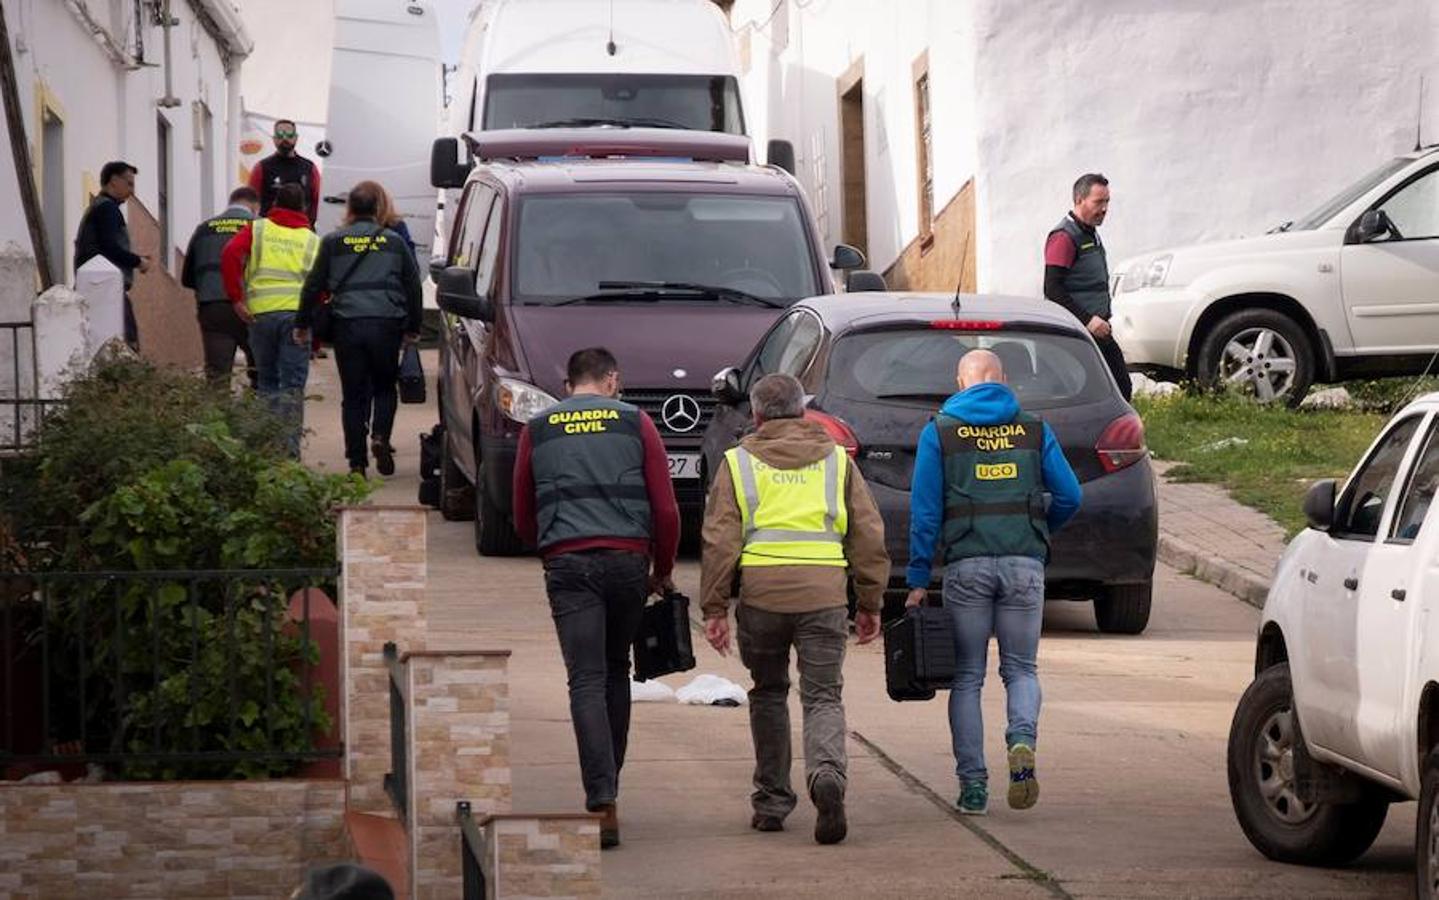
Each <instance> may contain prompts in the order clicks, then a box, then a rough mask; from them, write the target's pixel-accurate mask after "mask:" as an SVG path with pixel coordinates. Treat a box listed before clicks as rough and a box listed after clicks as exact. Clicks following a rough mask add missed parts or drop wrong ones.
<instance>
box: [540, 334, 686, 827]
mask: <svg viewBox="0 0 1439 900" xmlns="http://www.w3.org/2000/svg"><path fill="white" fill-rule="evenodd" d="M567 376H568V377H567V379H566V384H567V385H568V387H569V390H570V396H569V397H568V398H566V399H565V400H563V401H561V402H560V403H558V404H556V405H554V406H551V407H550V408H549V409H547V410H545V411H544V412H541V413H539V414H538V415H536V416H534V417H533V418H531V419H530V420H529V423H528V424H527V425H526V426H525V428H524V430H523V431H522V432H521V433H520V443H519V447H518V448H517V450H516V451H515V475H514V517H515V530H516V532H518V534H519V536H520V538H521V539H522V540H524V541H525V542H526V543H528V544H531V545H534V546H536V547H538V548H539V551H540V556H541V557H542V558H543V559H544V562H545V589H546V591H547V592H548V594H549V598H550V615H551V616H552V617H553V618H554V621H555V632H556V634H557V635H558V636H559V641H560V650H561V652H562V653H563V655H564V658H565V669H566V670H567V671H568V673H569V688H570V720H571V722H572V723H573V725H574V729H575V741H576V743H577V744H578V745H579V756H580V775H581V778H582V780H583V781H584V787H585V808H586V809H588V810H589V811H590V812H597V813H599V814H600V816H601V818H600V847H602V848H604V849H609V848H610V847H614V846H617V845H618V844H619V842H620V824H619V812H618V810H617V807H616V805H615V804H616V801H617V799H618V795H619V787H620V785H619V776H620V769H621V768H622V767H623V766H624V762H625V748H626V747H627V745H628V742H629V730H630V645H631V644H633V643H634V639H635V633H636V632H637V631H638V630H639V626H640V615H641V614H642V613H643V612H644V605H645V597H646V596H648V595H649V594H650V593H660V592H662V591H663V590H665V589H666V588H669V587H672V584H671V582H670V572H671V571H673V569H674V563H675V550H676V548H677V547H678V546H679V533H680V532H679V506H678V504H677V503H676V502H675V490H674V485H673V483H671V481H670V474H669V458H668V456H667V455H666V454H665V447H664V443H663V442H661V440H660V433H659V430H658V429H657V428H655V423H654V422H653V421H651V420H650V417H649V416H648V415H646V414H645V413H644V412H643V411H642V410H640V409H637V408H636V407H634V406H631V405H630V404H628V403H624V402H622V401H620V400H619V399H617V398H618V396H619V391H620V372H619V364H618V363H617V362H616V361H615V358H614V356H613V355H612V354H611V353H610V352H609V351H608V350H606V349H604V348H603V347H590V348H588V349H585V350H580V351H577V352H576V353H574V354H573V355H571V356H570V359H569V367H568V371H567Z"/></svg>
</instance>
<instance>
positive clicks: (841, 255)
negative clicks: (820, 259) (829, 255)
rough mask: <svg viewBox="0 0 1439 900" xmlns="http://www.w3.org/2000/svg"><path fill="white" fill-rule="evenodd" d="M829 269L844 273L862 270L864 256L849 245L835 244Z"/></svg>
mask: <svg viewBox="0 0 1439 900" xmlns="http://www.w3.org/2000/svg"><path fill="white" fill-rule="evenodd" d="M829 267H830V268H831V269H839V270H840V271H846V270H849V269H863V268H864V254H863V253H861V252H860V251H859V250H857V249H855V248H854V247H851V246H850V245H849V244H836V245H835V247H834V258H833V259H831V260H830V261H829Z"/></svg>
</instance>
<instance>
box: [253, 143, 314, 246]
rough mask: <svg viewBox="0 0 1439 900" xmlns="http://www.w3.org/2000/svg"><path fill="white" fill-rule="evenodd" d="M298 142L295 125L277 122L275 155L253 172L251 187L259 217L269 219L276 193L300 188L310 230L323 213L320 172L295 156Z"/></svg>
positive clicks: (303, 158)
mask: <svg viewBox="0 0 1439 900" xmlns="http://www.w3.org/2000/svg"><path fill="white" fill-rule="evenodd" d="M299 139H300V132H299V129H298V128H297V127H296V126H295V123H294V122H292V121H290V120H289V119H280V120H278V121H276V122H275V132H274V140H275V152H274V153H272V154H271V155H269V156H267V157H265V158H264V159H262V160H260V162H259V164H258V165H256V166H255V168H253V169H251V170H250V187H252V188H254V189H255V192H256V193H258V194H259V195H260V215H261V216H266V215H269V213H270V207H271V206H273V205H274V203H275V193H276V191H278V190H279V189H280V185H282V184H298V185H299V186H300V189H301V190H302V191H303V192H304V194H305V214H306V215H308V216H309V217H310V227H311V228H313V227H314V226H315V222H316V221H317V219H318V216H319V213H320V170H319V169H317V168H316V167H315V164H314V163H313V162H311V161H310V160H308V159H306V158H305V157H303V156H301V155H300V154H298V153H296V152H295V143H296V142H297V141H298V140H299Z"/></svg>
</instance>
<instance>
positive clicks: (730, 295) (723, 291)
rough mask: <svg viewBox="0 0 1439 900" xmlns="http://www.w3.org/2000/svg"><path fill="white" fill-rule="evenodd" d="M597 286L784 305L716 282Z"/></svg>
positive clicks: (751, 303)
mask: <svg viewBox="0 0 1439 900" xmlns="http://www.w3.org/2000/svg"><path fill="white" fill-rule="evenodd" d="M598 287H599V289H600V290H601V291H640V292H654V293H656V294H660V295H665V294H700V295H703V296H706V297H713V298H715V299H716V300H727V301H729V302H731V303H748V304H749V305H751V306H767V307H769V308H770V309H779V308H780V307H782V306H784V304H783V303H781V302H780V301H778V300H772V299H770V298H768V297H760V296H758V295H755V294H751V293H749V292H748V291H742V290H740V289H739V288H732V287H724V286H723V285H718V284H700V283H699V282H695V281H601V282H600V283H599V285H598Z"/></svg>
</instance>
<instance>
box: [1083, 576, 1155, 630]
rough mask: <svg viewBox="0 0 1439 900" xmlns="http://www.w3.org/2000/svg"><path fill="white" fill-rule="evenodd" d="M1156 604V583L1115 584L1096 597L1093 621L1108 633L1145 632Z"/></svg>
mask: <svg viewBox="0 0 1439 900" xmlns="http://www.w3.org/2000/svg"><path fill="white" fill-rule="evenodd" d="M1153 604H1154V583H1153V582H1151V581H1145V582H1142V583H1140V584H1114V585H1110V586H1109V587H1107V588H1105V589H1104V593H1103V595H1101V596H1099V597H1096V598H1094V622H1095V624H1096V625H1098V626H1099V630H1100V631H1102V632H1104V633H1105V634H1142V633H1143V632H1144V629H1145V627H1146V626H1148V625H1149V610H1150V608H1151V607H1152V606H1153Z"/></svg>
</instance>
